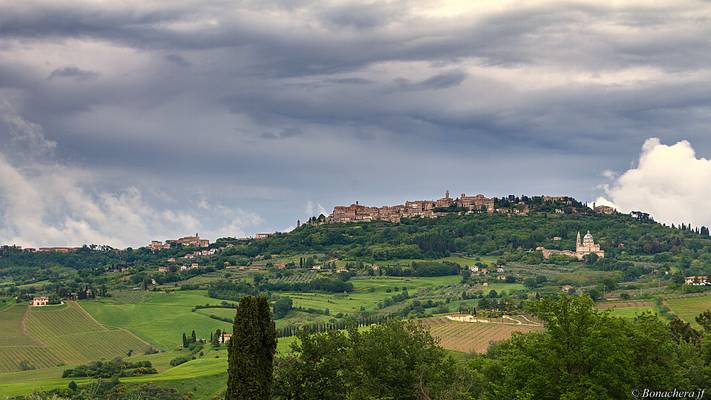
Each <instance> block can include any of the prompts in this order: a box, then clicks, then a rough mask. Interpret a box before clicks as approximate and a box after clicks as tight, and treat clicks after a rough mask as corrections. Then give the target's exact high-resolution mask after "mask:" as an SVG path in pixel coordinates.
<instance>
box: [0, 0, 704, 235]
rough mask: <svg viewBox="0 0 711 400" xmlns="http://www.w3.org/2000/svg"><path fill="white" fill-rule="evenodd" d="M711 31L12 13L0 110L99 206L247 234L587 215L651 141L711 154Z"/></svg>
mask: <svg viewBox="0 0 711 400" xmlns="http://www.w3.org/2000/svg"><path fill="white" fill-rule="evenodd" d="M710 15H711V5H709V3H708V2H699V1H680V2H669V3H668V4H666V5H663V4H648V3H647V2H642V1H640V2H627V3H625V4H617V3H614V4H613V3H608V2H605V1H602V2H599V1H590V2H548V3H543V4H539V5H532V4H531V5H525V4H524V5H521V4H519V3H514V2H511V3H507V2H492V3H491V4H490V5H489V4H488V3H481V4H478V5H477V6H476V7H472V8H470V9H466V10H460V11H456V10H448V9H446V7H444V6H442V5H441V4H440V2H431V3H430V2H426V1H425V2H423V1H409V0H403V1H394V2H372V3H363V2H343V3H338V4H335V3H324V2H317V1H307V0H302V1H290V2H283V1H238V2H226V1H223V0H210V1H197V0H195V1H186V2H180V3H175V2H172V3H171V2H167V3H166V2H143V1H128V2H121V3H102V4H99V3H91V4H85V3H82V4H81V5H79V4H77V3H75V2H73V1H64V0H59V1H51V2H50V1H26V2H25V1H23V2H14V3H13V2H5V3H0V98H2V100H3V101H6V102H7V104H11V105H12V107H13V110H15V111H16V113H17V115H20V116H21V117H22V118H23V120H26V121H29V122H30V123H33V124H35V125H36V126H37V127H41V128H42V132H43V134H44V136H45V137H46V138H47V140H48V141H51V142H52V143H56V147H55V148H54V152H55V157H56V162H58V163H60V164H62V165H69V166H72V167H73V168H79V169H84V170H86V171H91V172H92V174H93V175H94V178H93V180H92V181H91V182H92V185H94V187H95V188H96V190H99V191H100V190H109V191H113V192H122V191H123V190H124V189H125V188H126V187H135V188H137V189H138V190H140V192H141V193H144V194H145V196H144V198H145V201H147V202H148V203H149V204H148V205H149V206H150V207H151V208H152V209H155V210H158V209H160V208H161V205H162V206H165V207H168V208H169V209H171V210H173V209H175V210H177V211H181V212H184V213H190V215H194V216H195V218H203V217H204V218H205V220H206V221H207V220H210V218H214V216H210V215H208V214H205V213H203V211H201V210H202V209H194V208H195V204H196V203H197V202H198V200H200V204H213V205H215V204H219V205H221V207H225V208H227V209H241V210H245V211H246V212H249V213H254V214H256V215H259V216H261V217H262V219H261V220H260V219H258V218H252V219H249V220H250V221H251V222H250V223H253V225H250V227H249V228H244V230H247V231H251V230H254V231H256V230H271V229H282V228H285V227H287V226H289V225H292V224H293V221H295V220H296V219H297V218H301V219H302V220H303V219H304V217H305V216H304V215H303V210H304V209H305V204H307V202H309V201H311V202H313V204H315V203H319V204H322V205H323V206H325V207H326V208H329V207H331V206H332V205H334V204H337V203H343V202H349V201H352V200H356V199H357V200H360V201H362V202H393V201H400V200H402V199H404V198H411V197H422V196H426V197H432V196H435V195H437V194H438V193H439V192H441V191H442V190H443V189H446V188H449V189H451V190H453V191H466V192H485V193H488V194H507V193H509V192H515V193H523V192H527V193H569V194H573V195H576V196H578V197H581V198H583V199H593V198H595V197H596V195H598V194H599V190H598V189H596V185H597V184H598V183H599V182H600V181H601V173H602V171H604V170H606V169H613V170H619V171H622V170H625V169H627V168H628V167H629V163H630V162H631V161H634V160H635V159H636V158H637V155H638V153H639V148H640V146H641V144H642V143H644V141H645V140H646V139H647V138H649V137H659V138H661V139H662V141H663V142H674V141H677V140H680V139H688V140H690V141H691V143H692V145H693V146H694V148H695V149H696V150H697V151H698V152H699V154H700V155H706V157H707V158H708V157H709V154H711V139H709V135H708V126H710V123H711V97H710V96H709V95H708V93H711V86H710V84H709V82H711V80H710V79H709V78H711V67H709V66H711V41H709V40H708V39H706V38H708V37H711V21H710V19H711V17H709V16H710ZM0 134H1V135H8V133H6V132H0ZM0 139H7V138H0ZM6 142H9V139H8V140H3V141H0V143H6ZM202 200H205V201H202ZM191 208H193V209H191ZM257 220H259V221H261V222H259V223H257V222H255V221H257ZM214 223H215V224H217V223H219V221H217V222H214ZM0 233H2V232H0Z"/></svg>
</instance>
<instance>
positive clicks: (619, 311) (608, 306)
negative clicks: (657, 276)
mask: <svg viewBox="0 0 711 400" xmlns="http://www.w3.org/2000/svg"><path fill="white" fill-rule="evenodd" d="M597 308H598V309H600V310H609V313H610V315H612V316H614V317H620V318H627V319H633V318H635V317H637V316H638V315H640V314H643V313H652V314H657V315H658V314H659V310H658V309H657V306H656V305H655V304H654V303H653V302H651V301H609V302H603V303H598V304H597Z"/></svg>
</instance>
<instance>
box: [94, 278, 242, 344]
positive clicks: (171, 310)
mask: <svg viewBox="0 0 711 400" xmlns="http://www.w3.org/2000/svg"><path fill="white" fill-rule="evenodd" d="M216 303H219V300H216V299H213V298H210V297H208V296H207V291H206V290H190V291H175V292H167V293H166V292H144V294H143V295H142V296H141V297H140V298H137V296H135V295H134V294H132V293H131V292H128V293H127V294H125V295H124V294H122V293H118V294H116V295H115V296H114V297H109V298H104V299H100V300H90V301H84V302H82V303H81V305H82V307H84V309H86V310H87V311H88V312H89V314H91V315H92V316H93V317H94V318H95V319H96V320H97V321H99V322H101V323H102V324H104V325H106V326H109V327H116V328H124V329H128V330H129V331H131V332H133V333H134V334H136V335H137V336H138V337H140V338H141V339H143V340H145V341H147V342H149V343H151V344H153V345H154V346H157V347H159V348H161V349H163V350H171V349H174V348H176V347H177V346H179V345H180V342H181V334H182V332H186V333H187V334H189V333H190V332H191V331H192V330H195V333H196V335H197V336H198V337H199V338H209V337H210V332H214V331H215V330H217V329H221V330H226V329H232V325H231V324H229V323H227V322H223V321H218V320H216V319H212V318H209V317H208V316H207V315H206V314H205V313H198V312H193V311H191V310H192V307H193V306H195V305H200V304H216ZM212 311H214V309H210V313H212ZM207 314H208V315H209V313H207Z"/></svg>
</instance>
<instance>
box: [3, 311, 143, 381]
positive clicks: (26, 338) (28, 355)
mask: <svg viewBox="0 0 711 400" xmlns="http://www.w3.org/2000/svg"><path fill="white" fill-rule="evenodd" d="M0 320H1V321H2V326H3V328H5V327H7V330H4V331H3V337H2V339H1V341H0V371H3V372H9V371H18V370H20V369H39V368H48V367H53V366H56V365H60V364H78V363H84V362H88V361H92V360H98V359H102V358H104V359H111V358H114V357H119V356H125V355H126V354H128V352H129V351H132V352H136V353H143V352H145V351H146V350H148V349H149V348H150V345H149V344H148V343H146V342H144V341H143V340H141V339H139V338H138V337H136V336H135V335H133V334H132V333H130V332H128V331H126V330H123V329H108V328H106V327H104V326H103V325H101V324H99V323H98V322H97V321H96V320H94V319H93V318H91V316H90V315H89V314H87V313H86V311H84V310H83V309H82V308H81V307H80V306H79V305H78V304H77V303H75V302H68V303H67V304H65V305H57V306H46V307H27V306H24V305H14V306H11V307H9V308H6V309H4V310H2V311H0Z"/></svg>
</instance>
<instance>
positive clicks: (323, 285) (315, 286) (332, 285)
mask: <svg viewBox="0 0 711 400" xmlns="http://www.w3.org/2000/svg"><path fill="white" fill-rule="evenodd" d="M259 289H260V290H263V291H285V292H329V293H343V292H352V291H353V284H352V283H350V282H345V281H342V280H340V279H330V278H316V279H314V280H311V281H308V282H270V281H267V282H263V283H260V284H259Z"/></svg>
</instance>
